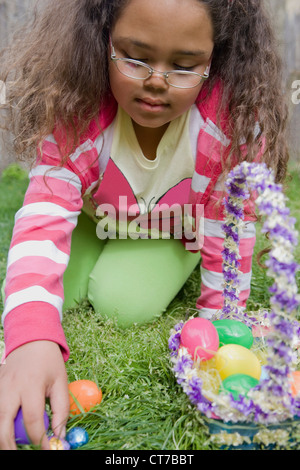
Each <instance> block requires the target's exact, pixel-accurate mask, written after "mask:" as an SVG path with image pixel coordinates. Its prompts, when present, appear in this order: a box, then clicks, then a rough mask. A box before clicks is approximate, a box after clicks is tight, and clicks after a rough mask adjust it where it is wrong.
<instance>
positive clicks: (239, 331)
mask: <svg viewBox="0 0 300 470" xmlns="http://www.w3.org/2000/svg"><path fill="white" fill-rule="evenodd" d="M212 323H213V325H214V326H215V328H216V330H217V332H218V335H219V341H220V346H223V345H224V344H239V345H240V346H244V348H248V349H250V348H251V346H252V344H253V335H252V331H251V330H250V328H248V326H247V325H245V323H242V322H241V321H237V320H230V319H225V320H215V321H213V322H212Z"/></svg>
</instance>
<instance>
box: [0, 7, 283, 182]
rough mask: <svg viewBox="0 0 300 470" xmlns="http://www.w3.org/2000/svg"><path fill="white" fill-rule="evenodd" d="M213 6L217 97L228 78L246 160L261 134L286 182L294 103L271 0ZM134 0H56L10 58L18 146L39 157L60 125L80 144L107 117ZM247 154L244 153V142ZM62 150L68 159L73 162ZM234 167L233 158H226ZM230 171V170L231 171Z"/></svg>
mask: <svg viewBox="0 0 300 470" xmlns="http://www.w3.org/2000/svg"><path fill="white" fill-rule="evenodd" d="M195 1H200V2H201V3H203V4H205V5H206V7H207V9H208V13H209V14H210V17H211V19H212V24H213V29H214V53H213V61H212V67H211V75H210V78H209V80H208V81H207V82H206V83H205V85H204V86H205V87H206V89H207V91H208V94H209V93H210V92H211V90H212V89H213V87H214V85H215V84H216V82H217V81H221V83H222V88H223V99H222V100H221V102H220V115H221V113H222V110H225V109H226V110H228V111H229V114H230V116H231V119H230V123H229V122H228V123H227V129H229V132H230V138H231V141H232V145H231V152H232V153H233V154H234V155H235V158H236V159H237V162H239V161H242V160H245V159H247V160H249V161H252V160H253V159H254V158H255V155H256V154H257V150H258V147H259V145H260V142H261V141H260V139H258V138H257V135H256V134H255V130H254V122H255V121H258V122H259V125H260V130H261V133H262V135H263V136H264V139H265V149H264V155H263V160H264V161H265V162H266V164H267V165H269V166H270V167H272V168H273V169H274V171H275V174H276V179H277V181H283V180H284V178H285V175H286V170H287V162H288V147H287V138H286V123H287V105H286V102H285V97H284V93H283V83H282V64H281V59H280V56H279V53H278V51H277V44H276V39H275V36H274V33H273V30H272V27H271V22H270V20H269V18H268V15H267V13H266V11H265V10H264V7H263V2H262V0H233V1H229V0H195ZM128 2H130V0H51V1H48V5H47V6H46V7H45V8H44V9H43V11H42V14H35V15H34V18H33V21H32V23H31V24H29V25H27V27H26V28H25V29H23V30H21V31H20V32H19V33H18V36H17V37H16V38H15V40H14V42H13V43H12V44H11V45H10V46H9V47H8V48H7V49H6V50H4V51H2V54H1V75H0V78H1V79H2V80H3V81H4V82H6V83H7V95H8V103H7V104H6V108H7V109H6V116H7V122H8V123H9V128H10V129H11V131H12V133H13V135H14V150H15V152H16V153H17V155H19V156H20V158H22V157H23V159H29V158H32V157H33V155H34V154H35V151H33V149H35V148H36V146H37V145H38V144H40V143H41V142H43V139H45V137H46V136H47V135H49V134H50V133H51V132H52V131H53V129H54V127H55V126H56V124H57V123H58V122H59V123H60V125H63V126H65V127H66V128H67V129H73V130H74V133H70V135H73V138H74V146H75V145H76V142H78V137H79V136H80V135H82V133H84V132H85V130H86V129H87V126H88V125H89V123H90V121H91V120H92V119H95V118H96V117H97V115H98V114H99V107H100V106H101V105H102V104H103V103H104V101H105V98H106V97H107V95H108V93H109V90H110V87H109V81H108V72H107V71H108V57H107V49H108V42H109V32H110V30H111V29H112V27H113V25H114V23H115V22H116V20H117V19H118V17H119V15H120V14H121V12H122V10H123V9H124V8H125V7H126V5H127V4H128ZM242 141H243V142H245V144H246V145H247V154H246V155H245V154H244V153H243V152H241V150H240V147H241V142H242ZM68 156H69V155H68V154H64V153H62V164H63V162H64V161H65V160H66V159H67V158H68ZM225 165H226V164H225ZM225 169H226V168H225Z"/></svg>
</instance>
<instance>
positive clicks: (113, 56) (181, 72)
mask: <svg viewBox="0 0 300 470" xmlns="http://www.w3.org/2000/svg"><path fill="white" fill-rule="evenodd" d="M109 42H110V47H111V55H110V59H111V60H112V61H113V62H114V64H115V65H116V67H117V69H118V71H119V72H120V73H121V74H122V75H124V76H125V77H128V78H132V79H133V80H147V79H148V78H150V77H152V75H153V73H154V72H155V73H159V74H160V75H163V77H164V79H165V80H166V82H167V83H168V85H170V86H172V87H174V88H181V89H183V90H187V89H190V88H196V87H197V86H199V85H200V84H201V82H203V81H205V80H207V79H208V78H209V73H210V68H211V62H212V57H211V58H210V60H209V64H208V65H207V67H206V69H205V71H204V74H203V75H201V74H200V73H197V72H192V71H188V70H169V71H167V72H161V71H160V70H156V69H154V68H153V67H151V66H150V65H148V64H146V63H145V62H142V61H141V60H135V59H129V58H126V57H117V56H116V51H115V48H114V46H113V43H112V40H111V37H109ZM118 61H121V62H129V63H132V64H137V65H140V66H142V67H144V68H146V69H148V71H149V76H148V77H144V78H142V77H133V76H131V75H127V74H125V73H124V72H121V70H120V69H119V68H118V65H117V63H116V62H118ZM170 73H177V74H179V75H197V76H198V77H200V81H199V83H197V85H193V86H188V87H183V86H178V85H173V84H172V83H170V82H169V81H168V78H169V74H170Z"/></svg>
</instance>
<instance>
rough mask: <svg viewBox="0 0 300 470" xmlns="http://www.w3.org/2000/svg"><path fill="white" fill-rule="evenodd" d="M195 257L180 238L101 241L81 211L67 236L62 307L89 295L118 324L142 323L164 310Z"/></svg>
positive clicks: (194, 262)
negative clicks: (69, 239) (68, 248)
mask: <svg viewBox="0 0 300 470" xmlns="http://www.w3.org/2000/svg"><path fill="white" fill-rule="evenodd" d="M199 261H200V254H199V253H197V254H196V253H190V252H189V251H187V250H186V249H185V248H184V246H183V245H182V243H181V242H180V240H174V239H167V240H166V239H164V240H162V239H160V240H154V239H138V240H132V239H130V238H128V239H125V240H107V241H103V240H100V239H98V238H97V235H96V225H95V224H94V223H93V222H92V221H91V220H90V219H89V218H88V217H87V216H86V215H85V214H84V213H82V214H81V215H80V217H79V221H78V225H77V227H76V228H75V230H74V232H73V236H72V246H71V256H70V262H69V265H68V267H67V270H66V272H65V274H64V289H65V302H64V309H66V308H70V307H73V306H75V305H76V302H78V301H79V300H81V299H83V298H85V297H88V299H89V301H90V302H91V304H92V306H93V307H94V309H95V311H96V312H99V313H100V314H101V315H102V316H103V317H104V318H116V320H117V323H118V325H119V326H120V327H124V328H126V327H128V326H130V325H132V324H133V323H147V322H150V321H152V320H154V319H155V318H157V317H158V316H160V315H161V313H162V312H164V311H165V309H166V308H167V306H168V305H169V303H170V302H171V300H172V299H173V298H174V297H175V296H176V294H177V293H178V292H179V290H180V289H181V288H182V286H183V285H184V283H185V282H186V280H187V279H188V277H189V276H190V275H191V273H192V272H193V270H194V269H195V267H196V266H197V264H198V263H199Z"/></svg>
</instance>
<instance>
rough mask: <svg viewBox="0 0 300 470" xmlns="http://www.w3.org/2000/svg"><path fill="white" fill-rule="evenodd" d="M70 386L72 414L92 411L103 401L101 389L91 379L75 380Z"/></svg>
mask: <svg viewBox="0 0 300 470" xmlns="http://www.w3.org/2000/svg"><path fill="white" fill-rule="evenodd" d="M68 388H69V398H70V413H71V414H72V415H78V414H80V413H83V412H87V411H90V410H91V409H92V408H94V407H95V406H96V405H99V403H101V401H102V391H101V389H100V388H98V386H97V385H96V384H95V382H92V381H91V380H75V382H71V383H70V384H69V385H68Z"/></svg>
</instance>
